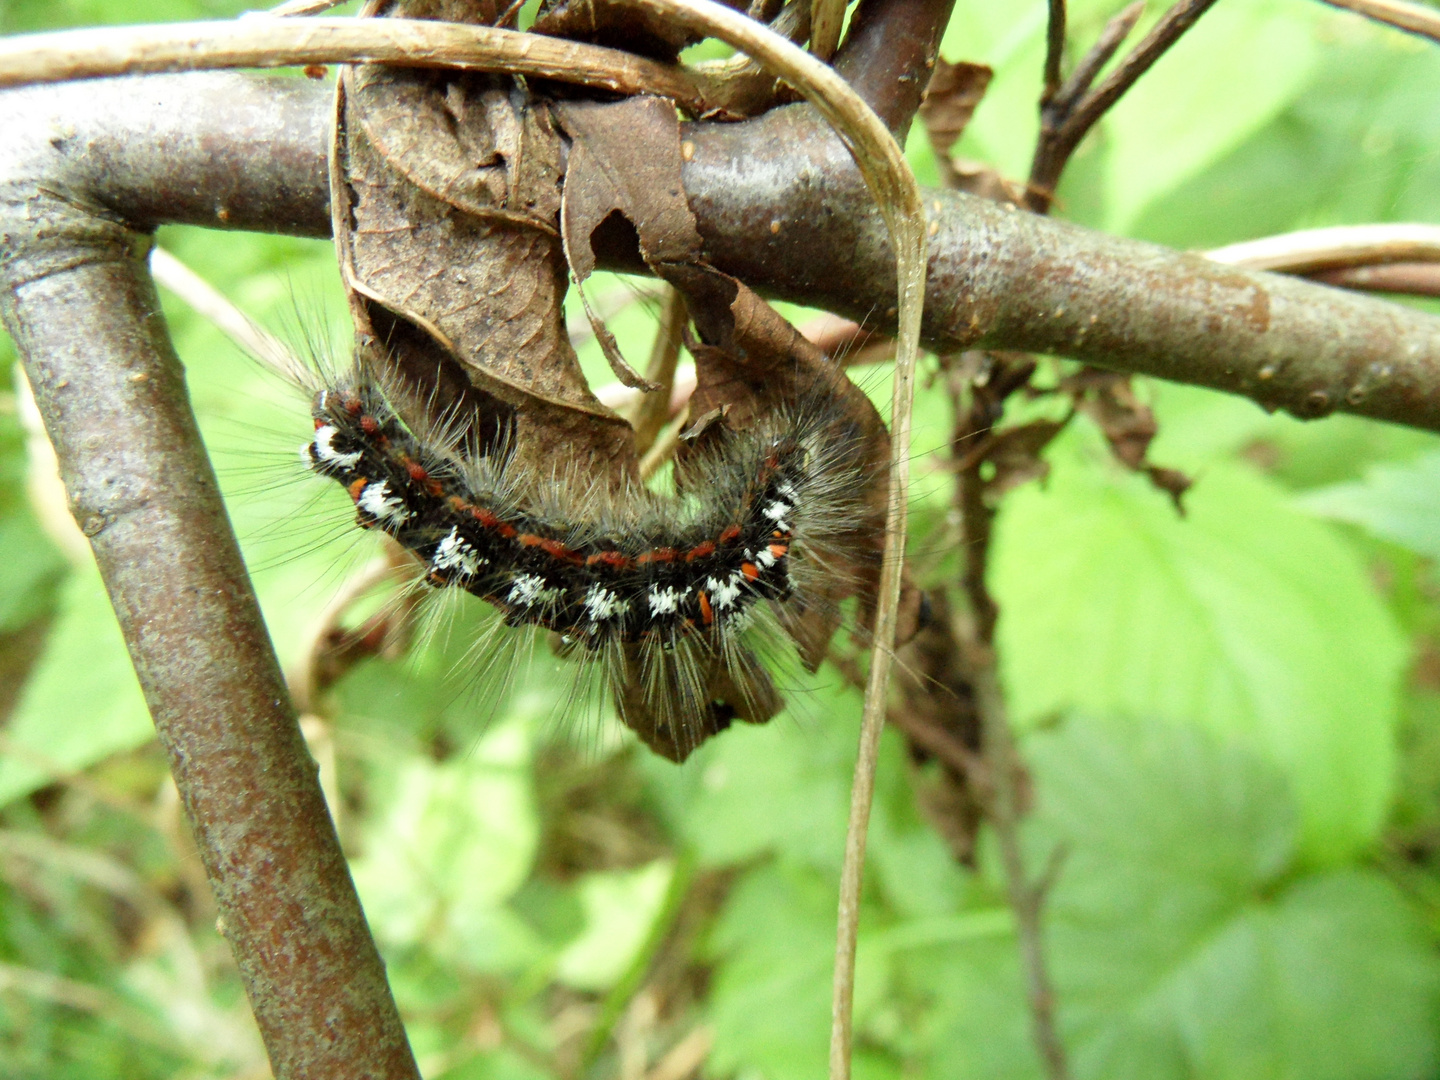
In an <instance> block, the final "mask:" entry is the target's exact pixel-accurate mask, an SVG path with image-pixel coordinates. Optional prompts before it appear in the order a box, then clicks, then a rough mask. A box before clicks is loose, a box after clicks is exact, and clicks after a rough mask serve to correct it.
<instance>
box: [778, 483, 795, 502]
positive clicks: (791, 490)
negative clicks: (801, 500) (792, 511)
mask: <svg viewBox="0 0 1440 1080" xmlns="http://www.w3.org/2000/svg"><path fill="white" fill-rule="evenodd" d="M775 492H776V494H778V495H781V496H782V497H784V498H786V499H789V500H790V501H791V502H794V501H795V496H796V494H797V492H796V491H795V485H794V484H791V483H790V482H789V481H788V480H787V481H785V482H783V483H780V484H776V485H775Z"/></svg>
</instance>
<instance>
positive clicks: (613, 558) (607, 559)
mask: <svg viewBox="0 0 1440 1080" xmlns="http://www.w3.org/2000/svg"><path fill="white" fill-rule="evenodd" d="M585 565H586V566H597V565H599V566H609V567H612V568H614V569H616V570H624V569H625V568H626V567H628V566H629V565H630V557H629V556H628V555H624V554H622V553H621V552H618V551H597V552H596V553H595V554H594V555H591V556H589V557H588V558H587V559H586V560H585Z"/></svg>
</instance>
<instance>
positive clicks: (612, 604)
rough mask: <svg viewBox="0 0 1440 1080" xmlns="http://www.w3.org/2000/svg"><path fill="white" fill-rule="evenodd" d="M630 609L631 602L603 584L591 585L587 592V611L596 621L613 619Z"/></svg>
mask: <svg viewBox="0 0 1440 1080" xmlns="http://www.w3.org/2000/svg"><path fill="white" fill-rule="evenodd" d="M629 610H630V602H629V601H628V600H622V599H620V594H619V593H617V592H615V591H614V590H613V589H607V588H605V586H603V585H591V586H590V588H589V590H588V591H587V592H586V593H585V612H586V614H587V615H589V616H590V618H591V619H593V620H594V621H595V622H604V621H605V620H606V619H613V618H614V617H615V616H616V615H623V614H624V613H625V612H627V611H629Z"/></svg>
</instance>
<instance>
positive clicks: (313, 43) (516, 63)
mask: <svg viewBox="0 0 1440 1080" xmlns="http://www.w3.org/2000/svg"><path fill="white" fill-rule="evenodd" d="M361 61H374V62H378V63H386V64H394V65H396V66H411V67H444V68H456V69H460V70H474V71H509V72H514V73H516V74H521V75H530V76H535V77H538V78H545V79H557V80H560V81H562V82H570V83H580V84H582V85H585V86H595V87H599V88H601V89H605V90H613V91H615V92H617V93H621V94H659V95H660V96H662V97H668V98H672V99H674V101H675V102H676V103H677V104H678V105H680V106H681V107H683V108H685V109H688V110H690V111H691V112H694V113H696V114H697V115H698V114H701V113H704V112H705V111H706V109H707V108H708V107H709V106H708V102H707V100H706V98H705V94H704V92H703V89H702V87H701V86H700V84H699V83H698V82H697V80H696V79H695V77H694V76H692V75H691V74H689V73H687V72H685V71H684V70H683V69H681V68H677V67H673V66H670V65H666V64H658V63H656V62H654V61H652V60H646V59H644V58H643V57H638V56H635V55H633V54H632V53H627V52H621V51H619V50H617V49H605V48H601V47H600V46H597V45H586V44H582V43H580V42H574V41H563V40H561V39H558V38H550V37H542V36H540V35H536V34H522V33H518V32H516V31H514V30H501V29H497V28H495V27H490V26H469V25H462V24H459V23H445V22H433V21H431V20H428V19H280V18H250V19H237V20H234V21H233V22H202V23H162V24H159V25H154V26H114V27H105V28H104V29H101V30H64V31H60V32H57V33H49V34H22V35H19V36H17V37H10V38H3V39H0V87H5V86H22V85H26V84H30V83H51V82H62V81H67V80H72V79H94V78H100V77H104V76H109V75H137V74H143V73H152V72H164V71H204V70H213V69H217V68H235V67H266V68H271V67H287V66H292V65H296V64H337V63H358V62H361Z"/></svg>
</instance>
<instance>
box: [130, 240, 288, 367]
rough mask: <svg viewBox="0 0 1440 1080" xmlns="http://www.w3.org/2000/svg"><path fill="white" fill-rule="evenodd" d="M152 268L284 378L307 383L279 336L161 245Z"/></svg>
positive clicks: (155, 251) (163, 282)
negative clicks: (256, 321) (298, 372)
mask: <svg viewBox="0 0 1440 1080" xmlns="http://www.w3.org/2000/svg"><path fill="white" fill-rule="evenodd" d="M150 272H151V273H152V274H154V275H155V280H156V282H157V283H158V284H160V285H163V286H164V287H165V288H167V289H169V290H170V291H171V292H173V293H174V294H175V295H176V296H178V297H179V298H180V299H181V300H183V301H185V303H187V304H189V305H190V306H191V307H192V308H194V309H195V311H196V313H197V314H199V315H200V316H201V317H202V318H204V319H206V320H207V321H209V322H210V323H211V324H212V325H213V326H214V327H215V328H216V329H218V330H219V331H220V332H221V333H222V334H224V335H225V336H226V337H228V338H229V339H230V340H231V341H232V342H234V343H235V344H236V345H237V346H239V347H240V348H241V349H242V350H244V352H245V353H246V355H248V356H251V357H253V358H254V359H256V360H258V361H259V362H260V363H262V364H264V365H265V366H266V367H267V368H269V369H270V370H271V371H273V372H275V373H276V374H277V375H279V376H280V377H281V378H284V379H289V380H290V381H291V382H296V383H299V384H300V385H304V383H303V381H302V380H300V379H299V378H297V372H296V361H295V358H294V356H292V355H291V353H290V350H289V349H287V348H286V347H285V345H284V343H283V342H282V341H280V339H279V338H277V337H275V335H274V334H271V333H270V332H269V331H268V330H266V329H265V328H264V327H262V326H259V325H257V324H256V323H255V322H253V321H252V320H251V319H250V318H249V317H248V316H247V315H246V314H245V313H244V312H243V311H241V310H240V309H239V308H237V307H236V306H235V305H234V304H232V303H231V302H230V301H229V300H228V299H226V297H225V296H224V294H222V293H221V292H220V291H219V290H218V289H216V288H215V286H213V285H211V284H210V283H209V282H208V281H206V280H205V279H204V278H202V277H201V276H200V275H199V274H197V273H195V271H194V270H191V269H190V267H188V266H186V265H185V264H184V263H183V262H181V261H180V260H179V259H177V258H176V257H175V256H174V255H171V254H170V253H169V252H168V251H166V250H165V249H164V248H162V247H156V248H154V249H153V250H151V252H150Z"/></svg>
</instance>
